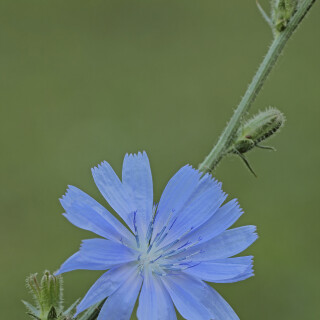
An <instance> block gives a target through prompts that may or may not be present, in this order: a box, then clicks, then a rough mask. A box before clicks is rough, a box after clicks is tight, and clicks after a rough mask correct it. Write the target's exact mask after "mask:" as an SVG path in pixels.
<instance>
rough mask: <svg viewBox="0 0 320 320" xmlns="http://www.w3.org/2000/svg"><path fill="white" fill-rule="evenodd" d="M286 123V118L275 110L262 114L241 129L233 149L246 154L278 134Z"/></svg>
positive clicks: (268, 110)
mask: <svg viewBox="0 0 320 320" xmlns="http://www.w3.org/2000/svg"><path fill="white" fill-rule="evenodd" d="M284 122H285V116H284V115H283V113H282V112H280V111H279V110H277V109H275V108H270V109H267V110H265V111H263V112H260V113H258V114H257V115H255V116H254V117H253V118H251V119H250V120H248V121H247V122H246V123H244V124H243V125H242V126H241V127H240V128H239V130H238V133H237V136H236V139H235V143H234V145H233V146H232V148H233V149H235V150H236V151H237V152H240V153H245V152H247V151H249V150H251V149H253V148H254V147H256V146H258V147H259V143H260V142H261V141H263V140H266V139H267V138H269V137H270V136H272V135H273V134H274V133H276V132H277V131H278V130H279V129H280V128H281V127H282V125H283V124H284Z"/></svg>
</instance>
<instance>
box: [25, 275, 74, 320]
mask: <svg viewBox="0 0 320 320" xmlns="http://www.w3.org/2000/svg"><path fill="white" fill-rule="evenodd" d="M26 283H27V288H28V289H29V291H30V293H31V294H32V296H33V300H34V302H35V306H33V305H31V304H30V303H28V302H26V301H22V302H23V304H24V305H25V307H26V308H27V314H28V315H29V316H30V317H31V318H32V319H37V320H67V319H72V315H73V310H74V308H75V306H76V305H77V303H78V301H76V302H75V303H74V304H73V305H72V306H71V307H70V308H69V309H68V310H66V311H63V291H62V290H63V280H62V277H61V276H54V275H52V274H51V273H50V272H49V271H45V272H44V274H43V277H42V278H41V281H40V283H39V282H38V279H37V274H32V275H30V276H29V277H28V278H27V280H26Z"/></svg>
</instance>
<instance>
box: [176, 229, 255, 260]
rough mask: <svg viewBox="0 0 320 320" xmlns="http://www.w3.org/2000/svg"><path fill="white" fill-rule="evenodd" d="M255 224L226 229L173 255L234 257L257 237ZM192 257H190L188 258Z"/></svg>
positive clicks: (211, 257) (177, 256) (202, 258)
mask: <svg viewBox="0 0 320 320" xmlns="http://www.w3.org/2000/svg"><path fill="white" fill-rule="evenodd" d="M255 231H256V227H255V226H244V227H239V228H234V229H230V230H227V231H224V232H223V233H221V234H220V235H219V236H217V237H215V238H213V239H211V240H209V241H206V242H204V243H200V244H198V245H196V246H194V247H192V248H190V249H187V250H186V251H184V252H183V253H179V254H176V255H174V256H172V257H171V259H172V260H177V259H181V258H184V259H186V260H187V261H188V259H191V260H192V261H210V260H217V259H225V258H229V257H232V256H234V255H236V254H238V253H240V252H242V251H243V250H245V249H246V248H248V247H249V246H250V245H251V244H252V243H253V242H254V241H255V240H256V239H257V238H258V236H257V234H256V233H255ZM188 257H190V258H188Z"/></svg>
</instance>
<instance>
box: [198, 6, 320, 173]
mask: <svg viewBox="0 0 320 320" xmlns="http://www.w3.org/2000/svg"><path fill="white" fill-rule="evenodd" d="M315 2H316V0H305V1H302V2H301V4H300V5H299V8H298V10H297V12H296V13H295V14H294V15H293V17H292V18H291V20H290V22H289V24H288V26H287V27H286V29H285V30H284V31H282V32H281V33H280V34H279V35H278V36H277V37H276V38H275V39H274V40H273V42H272V44H271V46H270V48H269V50H268V53H267V55H266V56H265V58H264V59H263V61H262V63H261V65H260V67H259V69H258V71H257V73H256V74H255V76H254V77H253V79H252V82H251V83H250V85H249V87H248V89H247V91H246V93H245V95H244V96H243V98H242V99H241V101H240V103H239V105H238V107H237V109H236V110H235V112H234V114H233V115H232V117H231V119H230V121H229V123H228V124H227V126H226V127H225V129H224V131H223V132H222V134H221V136H220V138H219V140H218V142H217V144H216V145H215V146H214V148H213V149H212V150H211V152H210V153H209V155H208V156H207V157H206V158H205V159H204V161H203V162H202V163H201V164H200V165H199V170H200V171H202V172H204V173H206V172H211V171H212V170H213V169H214V168H215V167H216V166H217V164H218V163H219V161H220V160H221V159H222V158H223V156H225V154H226V150H227V149H228V147H229V146H230V145H231V143H232V142H233V138H234V136H235V134H236V133H237V130H238V128H239V126H240V124H241V120H242V118H243V116H244V115H245V114H246V112H247V111H248V110H249V108H250V106H251V104H252V103H253V102H254V100H255V99H256V97H257V95H258V93H259V92H260V90H261V88H262V86H263V84H264V83H265V81H266V79H267V77H268V75H269V73H270V72H271V70H272V68H273V67H274V65H275V64H276V62H277V60H278V58H279V56H280V54H281V52H282V51H283V49H284V47H285V45H286V43H287V42H288V40H289V39H290V37H291V36H292V34H293V33H294V31H295V30H296V29H297V27H298V26H299V24H300V23H301V21H302V20H303V18H304V17H305V16H306V14H307V13H308V11H309V10H310V9H311V7H312V5H313V4H314V3H315Z"/></svg>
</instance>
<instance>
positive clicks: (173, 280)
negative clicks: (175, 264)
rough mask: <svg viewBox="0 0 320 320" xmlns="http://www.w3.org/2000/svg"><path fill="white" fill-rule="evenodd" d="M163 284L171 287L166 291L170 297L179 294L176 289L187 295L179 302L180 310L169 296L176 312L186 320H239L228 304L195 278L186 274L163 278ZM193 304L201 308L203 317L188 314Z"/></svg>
mask: <svg viewBox="0 0 320 320" xmlns="http://www.w3.org/2000/svg"><path fill="white" fill-rule="evenodd" d="M164 283H165V285H166V287H167V288H168V283H170V284H169V286H171V287H172V289H171V290H170V289H168V290H169V292H170V295H171V294H172V293H174V294H175V295H177V294H179V290H177V289H180V291H181V290H184V292H187V293H188V296H185V295H184V299H183V300H182V301H179V302H180V303H181V302H182V304H183V307H182V308H181V306H178V304H176V300H177V299H174V298H173V296H172V295H171V297H172V299H173V301H174V303H175V305H176V307H177V309H178V311H179V312H180V313H181V314H182V316H183V317H185V318H186V319H192V320H193V319H210V320H211V319H215V320H239V318H238V316H237V315H236V314H235V312H234V311H233V310H232V308H231V307H230V306H229V304H228V303H227V302H226V301H225V300H224V299H223V298H222V297H221V296H220V295H219V294H218V293H217V292H216V291H215V290H214V289H212V288H211V287H210V286H209V285H207V284H206V283H205V282H203V281H201V280H199V279H197V278H194V277H191V276H189V275H186V274H181V275H177V276H167V277H164ZM182 288H183V289H182ZM180 299H181V298H180ZM195 303H197V304H198V305H200V306H202V308H203V309H204V310H206V312H207V313H203V315H200V314H199V315H198V316H197V315H196V314H192V313H189V312H188V308H189V306H191V305H192V304H195ZM181 311H182V312H183V313H182V312H181ZM208 314H209V316H208Z"/></svg>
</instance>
